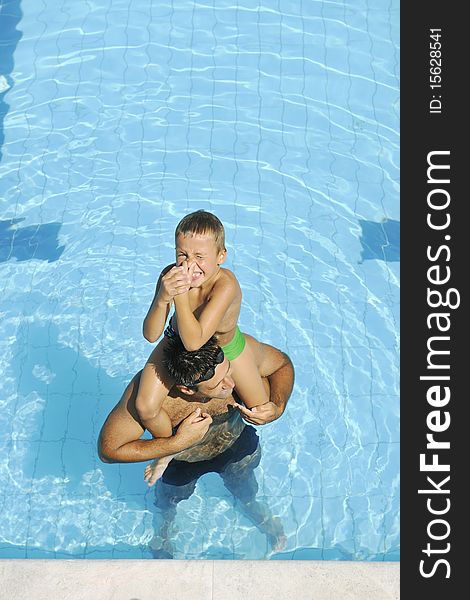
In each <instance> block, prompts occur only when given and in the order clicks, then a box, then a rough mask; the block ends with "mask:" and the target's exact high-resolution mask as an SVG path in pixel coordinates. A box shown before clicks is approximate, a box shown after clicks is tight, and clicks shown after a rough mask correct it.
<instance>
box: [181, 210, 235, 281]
mask: <svg viewBox="0 0 470 600" xmlns="http://www.w3.org/2000/svg"><path fill="white" fill-rule="evenodd" d="M175 246H176V264H177V265H178V266H179V265H182V264H183V263H184V262H185V261H186V262H187V264H188V266H190V265H192V271H191V272H192V281H191V287H199V286H200V285H202V284H203V283H204V281H207V280H208V279H209V278H210V277H212V276H213V275H214V274H215V273H216V272H217V271H218V269H219V266H220V265H221V264H222V263H223V262H224V261H225V258H226V255H227V251H226V249H225V231H224V226H223V225H222V223H221V222H220V221H219V219H218V218H217V217H216V216H215V215H213V214H212V213H209V212H206V211H205V210H197V211H196V212H193V213H191V214H189V215H186V216H185V217H183V219H181V221H180V222H179V223H178V225H177V227H176V231H175Z"/></svg>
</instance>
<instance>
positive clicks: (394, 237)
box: [359, 219, 400, 262]
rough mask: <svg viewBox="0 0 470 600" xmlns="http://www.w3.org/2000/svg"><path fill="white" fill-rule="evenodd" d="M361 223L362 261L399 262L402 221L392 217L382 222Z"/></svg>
mask: <svg viewBox="0 0 470 600" xmlns="http://www.w3.org/2000/svg"><path fill="white" fill-rule="evenodd" d="M359 224H360V226H361V229H362V234H361V244H362V253H361V258H362V261H364V260H383V261H385V262H397V261H399V260H400V221H393V220H392V219H387V220H385V221H382V222H381V223H376V222H375V221H359ZM362 261H361V262H362Z"/></svg>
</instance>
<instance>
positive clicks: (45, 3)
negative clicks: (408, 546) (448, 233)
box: [0, 0, 399, 560]
mask: <svg viewBox="0 0 470 600" xmlns="http://www.w3.org/2000/svg"><path fill="white" fill-rule="evenodd" d="M398 10H399V9H398V0H378V1H375V2H371V1H370V0H353V1H352V2H344V1H341V0H338V1H326V0H325V1H315V0H273V1H271V0H263V1H258V0H240V1H239V2H237V3H233V2H228V1H227V0H218V1H217V2H216V1H215V0H209V1H208V2H206V3H203V2H194V1H192V0H186V1H184V2H173V1H171V2H169V1H168V0H162V2H158V3H157V2H152V1H151V0H93V1H91V0H86V1H84V2H73V1H72V0H34V1H33V0H21V1H20V0H9V1H8V0H0V33H1V36H0V39H1V40H2V42H1V46H0V50H1V55H0V56H1V58H0V144H1V148H0V151H1V154H2V160H1V163H0V189H1V193H0V197H1V200H0V202H1V212H0V278H1V279H0V282H1V283H0V285H1V289H2V293H1V297H2V304H1V308H0V310H1V319H0V345H1V352H0V365H1V370H0V371H1V373H2V378H1V381H0V390H1V393H0V405H1V410H0V444H1V458H0V557H2V558H6V557H12V558H70V557H76V558H119V557H122V558H152V556H153V554H152V551H151V549H150V547H149V543H150V542H151V540H152V539H153V537H154V535H155V531H156V527H157V526H158V523H159V521H158V519H159V518H160V516H159V514H158V511H157V510H156V508H155V507H154V491H153V490H147V488H146V486H145V485H144V482H143V480H142V472H143V466H144V465H142V464H134V465H106V464H103V463H101V462H100V461H99V459H98V457H97V454H96V439H97V435H98V433H99V430H100V428H101V425H102V423H103V421H104V419H105V417H106V415H107V414H108V412H109V411H110V409H111V408H112V407H113V406H114V404H115V403H116V402H117V400H118V399H119V397H120V394H121V392H122V390H123V389H124V387H125V385H126V383H127V382H128V381H129V379H130V377H131V376H132V375H133V374H134V373H135V372H136V371H137V370H139V369H140V368H141V367H142V365H143V363H144V361H145V359H146V357H147V356H148V354H149V352H150V350H151V348H152V346H151V345H150V344H148V343H147V342H146V341H145V340H144V338H143V337H142V333H141V326H142V320H143V317H144V315H145V313H146V310H147V308H148V305H149V303H150V301H151V299H152V295H153V290H154V285H155V281H156V278H157V277H158V274H159V272H160V269H161V268H162V266H164V265H166V264H168V263H170V262H171V261H172V259H173V231H174V228H175V226H176V224H177V222H178V221H179V219H180V218H181V217H182V216H183V215H184V214H186V213H188V212H191V211H192V210H195V209H198V208H204V209H207V210H210V211H212V212H214V213H215V214H217V215H218V216H219V217H220V219H221V220H222V221H223V223H224V224H225V227H226V235H227V247H228V261H227V266H228V267H229V268H231V269H232V270H233V271H234V272H235V274H236V276H237V277H238V279H239V281H240V284H241V287H242V290H243V298H244V299H243V306H242V311H241V317H240V326H241V328H242V330H244V331H247V332H249V333H251V334H253V335H255V336H256V337H258V338H259V339H260V340H262V341H264V342H267V343H271V344H273V345H275V346H277V347H279V348H281V349H282V350H284V351H285V352H287V353H288V354H289V355H290V356H291V358H292V361H293V363H294V365H295V367H296V384H295V388H294V392H293V394H292V397H291V399H290V401H289V405H288V410H287V411H286V413H285V414H284V416H283V417H282V418H281V419H280V420H278V421H276V422H274V423H272V424H270V425H267V426H265V427H263V428H259V435H260V438H261V448H262V457H261V462H260V464H259V466H258V467H257V468H256V470H255V472H254V473H255V476H256V479H257V482H258V485H259V490H258V495H257V499H258V501H259V502H260V503H262V504H263V506H265V507H266V510H268V511H269V512H270V514H271V515H273V516H275V517H278V518H279V519H280V521H281V523H282V526H283V528H284V531H285V533H286V536H287V543H286V546H285V548H284V549H283V550H282V551H273V550H272V548H271V547H270V545H269V543H268V540H267V538H266V536H265V535H264V534H263V533H261V531H259V530H258V529H257V528H256V527H255V526H254V525H253V523H252V522H251V521H250V519H249V518H248V517H247V516H246V514H245V513H244V511H243V510H242V507H240V505H239V503H237V502H234V499H233V497H232V495H231V494H230V493H229V492H228V491H227V489H226V488H225V487H224V485H223V483H222V480H221V479H220V478H219V477H218V476H217V475H216V474H212V473H211V474H208V475H205V476H204V477H202V478H201V479H200V480H199V481H198V483H197V486H196V490H195V493H194V494H193V495H192V496H191V497H190V498H189V499H187V500H184V501H183V502H181V503H180V504H179V505H178V509H177V514H176V518H175V520H174V522H173V524H172V526H171V532H170V534H171V538H172V542H173V546H174V556H175V558H195V559H202V558H216V559H218V558H224V559H226V558H229V559H230V558H237V559H240V558H246V559H260V558H272V559H307V560H308V559H347V560H348V559H359V560H398V556H399V425H398V423H399V421H398V417H399V414H398V410H399V396H398V382H399V372H398V331H399V322H398V320H399V213H398V177H399V174H398V148H399V146H398V141H399V140H398V76H399V74H398V55H399V48H398V33H399V32H398V22H399V14H398Z"/></svg>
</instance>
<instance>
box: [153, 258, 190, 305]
mask: <svg viewBox="0 0 470 600" xmlns="http://www.w3.org/2000/svg"><path fill="white" fill-rule="evenodd" d="M189 287H190V276H189V274H188V267H187V264H185V263H183V264H182V265H181V266H179V267H176V266H175V267H172V268H171V269H170V270H169V271H168V273H166V274H165V275H163V277H162V280H161V285H160V289H159V291H158V299H159V300H160V301H161V302H164V303H166V304H169V303H170V302H171V301H172V300H173V298H174V297H175V296H177V295H179V294H184V293H186V292H187V291H188V290H189Z"/></svg>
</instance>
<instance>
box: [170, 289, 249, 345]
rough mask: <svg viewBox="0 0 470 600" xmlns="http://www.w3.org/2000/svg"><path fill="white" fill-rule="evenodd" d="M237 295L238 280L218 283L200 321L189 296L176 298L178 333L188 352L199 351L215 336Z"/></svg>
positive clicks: (202, 312)
mask: <svg viewBox="0 0 470 600" xmlns="http://www.w3.org/2000/svg"><path fill="white" fill-rule="evenodd" d="M237 293H239V286H238V283H237V282H236V280H234V281H231V280H224V281H218V282H217V283H216V284H215V285H214V288H213V289H212V292H211V296H210V298H209V300H208V301H207V303H206V305H205V307H204V309H203V310H202V311H201V314H200V315H199V319H196V317H195V316H194V314H193V312H192V310H191V306H190V304H189V294H180V295H178V296H175V298H174V301H175V309H176V315H177V317H178V333H179V335H180V338H181V341H182V342H183V344H184V347H185V348H186V350H188V351H189V352H192V351H194V350H199V348H200V347H201V346H203V345H204V344H205V343H206V342H207V340H209V339H210V338H211V337H212V336H213V335H214V333H215V332H216V331H217V330H218V327H219V324H220V323H221V321H222V319H223V317H224V315H225V313H226V312H227V309H228V307H229V306H230V305H231V304H232V302H233V301H234V299H235V297H236V295H237Z"/></svg>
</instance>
